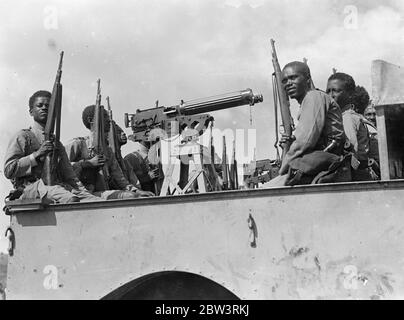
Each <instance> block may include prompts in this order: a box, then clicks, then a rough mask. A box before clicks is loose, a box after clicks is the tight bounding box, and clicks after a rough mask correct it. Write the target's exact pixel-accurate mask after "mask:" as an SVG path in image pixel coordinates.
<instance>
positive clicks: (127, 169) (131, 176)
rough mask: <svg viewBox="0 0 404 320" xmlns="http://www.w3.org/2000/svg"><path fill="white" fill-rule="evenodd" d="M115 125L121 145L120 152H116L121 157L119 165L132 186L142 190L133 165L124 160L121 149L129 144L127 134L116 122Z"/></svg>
mask: <svg viewBox="0 0 404 320" xmlns="http://www.w3.org/2000/svg"><path fill="white" fill-rule="evenodd" d="M113 124H114V125H115V132H116V139H117V141H118V144H119V150H117V151H116V152H119V157H120V161H119V160H118V158H117V160H118V164H119V166H120V168H121V170H122V173H123V174H124V176H125V178H126V179H127V180H128V181H129V182H130V183H131V184H133V185H134V186H136V187H139V188H140V185H139V179H138V178H137V176H136V174H135V172H134V171H133V168H132V167H131V165H130V164H129V163H128V161H127V160H126V159H124V158H122V154H121V147H122V146H123V145H125V144H126V143H127V142H128V138H127V136H126V133H125V132H124V131H123V130H122V128H121V127H120V126H118V125H117V124H116V123H115V122H113Z"/></svg>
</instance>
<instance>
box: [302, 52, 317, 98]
mask: <svg viewBox="0 0 404 320" xmlns="http://www.w3.org/2000/svg"><path fill="white" fill-rule="evenodd" d="M303 62H304V63H305V64H306V65H307V66H308V64H307V59H306V58H303ZM310 89H311V90H315V89H316V86H315V85H314V82H313V79H312V78H311V75H310Z"/></svg>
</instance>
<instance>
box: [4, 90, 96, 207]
mask: <svg viewBox="0 0 404 320" xmlns="http://www.w3.org/2000/svg"><path fill="white" fill-rule="evenodd" d="M50 100H51V93H50V92H48V91H44V90H41V91H37V92H35V93H34V94H33V95H32V96H31V97H30V99H29V113H30V115H31V116H32V117H33V119H34V124H33V126H32V127H30V128H29V129H23V130H20V131H19V132H18V133H17V134H16V135H14V137H13V138H12V139H11V141H10V143H9V145H8V148H7V152H6V157H5V165H4V174H5V176H6V177H7V178H8V179H11V180H12V183H13V185H14V187H15V189H16V190H15V192H14V197H13V198H12V199H11V200H13V199H16V198H20V199H42V198H45V199H47V200H49V201H54V202H57V203H71V202H79V201H80V200H89V201H96V200H101V199H100V198H98V197H95V196H94V195H92V194H90V193H89V192H88V191H87V190H86V189H85V188H84V187H83V185H82V184H81V183H80V181H79V180H78V178H77V177H76V175H75V173H74V171H73V168H72V166H71V164H70V162H69V159H68V157H67V155H66V152H65V149H64V147H63V145H62V144H61V143H60V142H59V141H56V147H55V143H54V142H53V141H51V140H45V134H44V130H45V126H46V123H47V120H48V109H49V104H50ZM55 152H57V157H58V161H57V166H56V168H54V169H53V170H52V171H55V173H56V177H57V178H56V181H54V183H52V185H46V184H45V183H44V181H43V179H42V177H43V172H44V162H45V158H46V156H47V155H49V154H51V153H55Z"/></svg>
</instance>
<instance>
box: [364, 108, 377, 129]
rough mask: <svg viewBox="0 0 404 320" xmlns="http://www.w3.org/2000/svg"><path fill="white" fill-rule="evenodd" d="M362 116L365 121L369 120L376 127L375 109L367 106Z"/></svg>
mask: <svg viewBox="0 0 404 320" xmlns="http://www.w3.org/2000/svg"><path fill="white" fill-rule="evenodd" d="M363 115H364V116H365V118H366V119H367V120H369V121H370V122H372V123H373V124H374V125H375V126H376V109H375V107H374V106H373V105H372V104H370V105H368V106H367V108H366V109H365V111H364V112H363Z"/></svg>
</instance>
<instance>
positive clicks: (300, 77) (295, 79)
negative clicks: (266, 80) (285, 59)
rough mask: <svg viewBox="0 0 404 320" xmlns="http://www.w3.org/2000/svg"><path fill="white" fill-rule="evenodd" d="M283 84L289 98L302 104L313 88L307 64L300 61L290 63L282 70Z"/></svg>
mask: <svg viewBox="0 0 404 320" xmlns="http://www.w3.org/2000/svg"><path fill="white" fill-rule="evenodd" d="M282 84H283V86H284V87H285V90H286V92H287V94H288V96H289V97H290V98H292V99H296V100H297V101H298V102H299V103H301V102H302V101H303V98H304V97H305V96H306V93H307V92H308V91H310V88H311V75H310V69H309V67H308V66H307V64H305V63H303V62H300V61H293V62H290V63H288V64H287V65H286V66H285V67H284V68H283V70H282Z"/></svg>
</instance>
